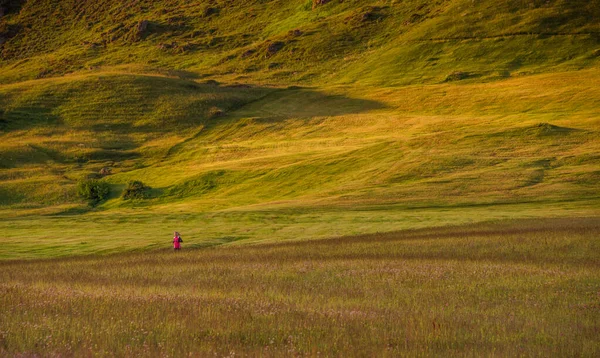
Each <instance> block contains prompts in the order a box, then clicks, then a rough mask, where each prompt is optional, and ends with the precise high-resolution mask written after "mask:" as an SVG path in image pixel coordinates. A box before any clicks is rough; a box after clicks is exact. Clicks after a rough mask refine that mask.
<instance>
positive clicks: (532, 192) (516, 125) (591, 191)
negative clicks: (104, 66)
mask: <svg viewBox="0 0 600 358" xmlns="http://www.w3.org/2000/svg"><path fill="white" fill-rule="evenodd" d="M599 77H600V72H598V71H596V70H587V71H579V72H566V73H557V74H545V75H538V76H529V77H526V78H515V79H511V80H505V81H499V82H492V83H471V84H462V85H457V84H454V83H446V84H439V85H427V86H409V87H402V88H376V87H356V86H353V87H348V86H342V87H340V86H337V87H331V86H329V87H324V88H281V87H258V86H256V87H251V88H245V87H240V86H228V85H226V84H221V85H218V86H217V85H215V84H201V83H196V82H193V81H189V80H180V79H173V78H166V77H157V76H140V75H115V74H104V75H92V76H83V77H77V78H70V77H68V78H62V79H47V80H38V81H35V82H34V83H35V84H36V85H35V86H31V85H30V84H31V83H30V82H28V83H23V84H13V85H6V86H4V87H3V88H2V91H3V93H4V97H3V98H5V101H6V102H4V103H5V108H6V110H5V112H4V114H3V118H4V122H3V125H4V128H5V134H4V135H3V142H2V144H1V145H0V148H1V150H2V160H3V161H2V165H3V170H2V176H3V178H2V179H3V180H2V182H0V190H2V193H3V195H2V196H1V197H2V216H3V219H2V220H0V226H1V227H2V231H3V232H4V234H3V236H4V241H5V243H4V245H3V248H2V256H3V257H6V258H9V257H13V258H14V257H40V256H56V255H61V256H62V255H69V254H73V253H92V252H99V251H103V252H114V251H120V250H131V249H136V248H143V247H154V246H155V245H163V244H164V243H163V241H164V238H165V237H167V238H168V237H169V233H170V231H172V230H174V229H176V228H179V229H180V230H181V231H183V232H185V233H186V234H187V235H188V236H189V237H190V239H191V242H192V243H193V244H194V245H199V246H202V245H206V244H210V245H213V244H220V243H227V242H231V241H240V240H241V241H248V240H250V241H256V240H276V239H309V238H317V237H328V236H337V235H346V234H358V233H365V232H376V231H389V230H398V229H405V228H411V227H424V226H425V227H426V226H437V225H446V224H457V223H464V222H474V221H480V220H495V219H503V218H514V217H524V216H525V217H546V216H568V215H575V216H580V215H586V216H589V215H598V214H599V212H598V202H599V199H600V198H599V197H598V192H599V191H598V189H599V187H598V185H599V184H598V183H599V182H600V181H599V180H598V178H599V175H600V172H599V170H598V168H599V163H600V157H599V156H598V152H599V150H600V148H599V147H600V142H599V141H598V130H599V124H600V123H599V121H598V109H599V108H600V103H599V102H600V101H599V99H600V94H599V93H598V89H597V86H595V83H598V81H599V80H600V78H599ZM564 84H568V85H564ZM74 89H76V91H75V90H74ZM86 89H87V90H86ZM157 89H158V90H157ZM164 89H169V91H165V90H164ZM69 91H72V92H69ZM69 93H72V94H71V95H69ZM82 98H85V100H82ZM91 98H97V99H98V100H97V101H96V102H94V101H91V100H90V99H91ZM23 111H28V113H37V114H38V115H37V116H29V117H26V118H23V117H22V116H21V113H23ZM40 124H43V125H40ZM103 167H109V168H112V174H111V175H108V176H105V177H104V178H103V179H102V180H104V181H106V182H108V183H109V184H110V186H111V190H112V194H111V197H110V199H109V200H108V201H105V202H103V203H100V205H97V206H95V207H90V206H89V205H88V204H87V202H85V201H84V200H82V199H80V198H79V197H77V195H76V183H77V181H78V180H80V179H81V178H87V177H98V176H100V175H99V171H100V169H101V168H103ZM130 180H141V181H143V182H144V183H145V184H147V185H149V186H150V187H152V188H153V189H152V191H151V192H150V195H149V197H148V198H146V199H143V200H133V201H130V200H124V199H122V198H121V197H120V195H121V193H122V191H123V188H124V187H125V184H126V183H127V182H128V181H130ZM140 210H143V213H141V212H140ZM86 213H87V214H86ZM48 214H52V215H57V214H58V215H59V216H51V217H44V216H42V217H40V216H39V215H48ZM105 227H110V230H109V231H106V230H104V229H103V228H105ZM20 237H27V240H24V241H23V240H19V238H20ZM120 237H128V240H127V242H123V241H120V240H116V239H117V238H120Z"/></svg>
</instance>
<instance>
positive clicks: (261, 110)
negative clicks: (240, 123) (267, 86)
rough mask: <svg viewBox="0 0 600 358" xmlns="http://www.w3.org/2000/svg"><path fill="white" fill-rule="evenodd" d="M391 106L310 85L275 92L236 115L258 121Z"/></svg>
mask: <svg viewBox="0 0 600 358" xmlns="http://www.w3.org/2000/svg"><path fill="white" fill-rule="evenodd" d="M386 107H387V106H386V105H385V104H384V103H382V102H378V101H373V100H368V99H362V98H352V97H347V96H344V95H340V94H328V93H324V92H321V91H318V90H313V89H309V88H297V87H291V88H289V89H286V90H282V91H277V92H274V93H272V94H270V95H268V96H266V97H264V98H261V99H260V100H258V101H255V102H252V103H249V104H247V105H245V106H243V107H242V108H240V109H239V110H238V111H237V112H236V113H235V114H236V115H239V116H243V117H257V120H258V121H264V122H274V121H279V120H287V119H294V118H296V119H308V118H314V117H335V116H343V115H349V114H358V113H363V112H368V111H373V110H378V109H384V108H386Z"/></svg>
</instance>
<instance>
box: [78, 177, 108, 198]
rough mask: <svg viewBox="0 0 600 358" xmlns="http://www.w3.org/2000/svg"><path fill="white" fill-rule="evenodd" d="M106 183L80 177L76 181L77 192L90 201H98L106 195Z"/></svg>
mask: <svg viewBox="0 0 600 358" xmlns="http://www.w3.org/2000/svg"><path fill="white" fill-rule="evenodd" d="M109 193H110V186H109V185H108V183H106V182H104V181H101V180H96V179H82V180H80V181H79V182H78V183H77V194H78V195H79V196H80V197H82V198H84V199H87V200H89V201H91V202H92V203H98V202H100V201H102V200H104V199H106V198H107V197H108V194H109Z"/></svg>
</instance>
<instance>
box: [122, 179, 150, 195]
mask: <svg viewBox="0 0 600 358" xmlns="http://www.w3.org/2000/svg"><path fill="white" fill-rule="evenodd" d="M149 191H150V187H149V186H146V185H145V184H144V183H142V182H141V181H139V180H131V181H130V182H129V183H127V187H125V190H124V191H123V199H125V200H129V199H145V198H146V197H148V194H149Z"/></svg>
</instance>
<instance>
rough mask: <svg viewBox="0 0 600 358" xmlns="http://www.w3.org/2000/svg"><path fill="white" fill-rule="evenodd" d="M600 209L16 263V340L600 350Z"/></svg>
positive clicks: (307, 348)
mask: <svg viewBox="0 0 600 358" xmlns="http://www.w3.org/2000/svg"><path fill="white" fill-rule="evenodd" d="M599 224H600V221H599V220H598V219H597V218H570V219H566V220H565V219H562V220H560V219H559V220H556V219H554V220H533V221H531V220H530V221H510V222H502V223H496V224H477V225H467V226H454V227H448V226H446V227H442V228H430V229H419V230H409V231H400V232H395V233H386V234H372V235H361V236H354V237H345V238H337V239H324V240H316V241H300V242H293V243H281V242H279V243H272V244H257V245H241V246H229V247H218V248H216V249H206V248H205V249H189V248H187V247H186V243H185V240H184V250H183V251H182V252H172V251H170V250H166V249H160V250H153V251H146V252H144V253H135V254H127V255H112V256H108V257H97V256H93V257H85V258H82V257H80V258H65V259H55V260H50V261H48V260H29V261H8V262H7V261H5V262H2V263H0V306H1V307H3V309H2V310H0V322H2V325H1V328H0V354H2V355H14V354H24V355H37V354H42V355H78V356H80V355H84V356H87V355H95V354H99V355H127V356H166V355H169V356H190V355H191V356H206V355H212V354H216V355H218V356H234V355H252V356H255V355H261V356H282V355H285V356H291V355H309V356H320V355H322V356H363V355H367V356H371V355H376V356H398V355H402V356H423V355H426V356H439V355H443V356H465V355H467V356H482V355H484V356H487V355H494V356H586V357H593V356H597V355H598V354H599V353H600V342H599V341H598V332H599V330H600V326H599V322H598V314H599V312H600V267H599V263H600V260H599V258H600V257H599V254H598V253H599V252H600V241H598V237H599V236H600V225H599Z"/></svg>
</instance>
